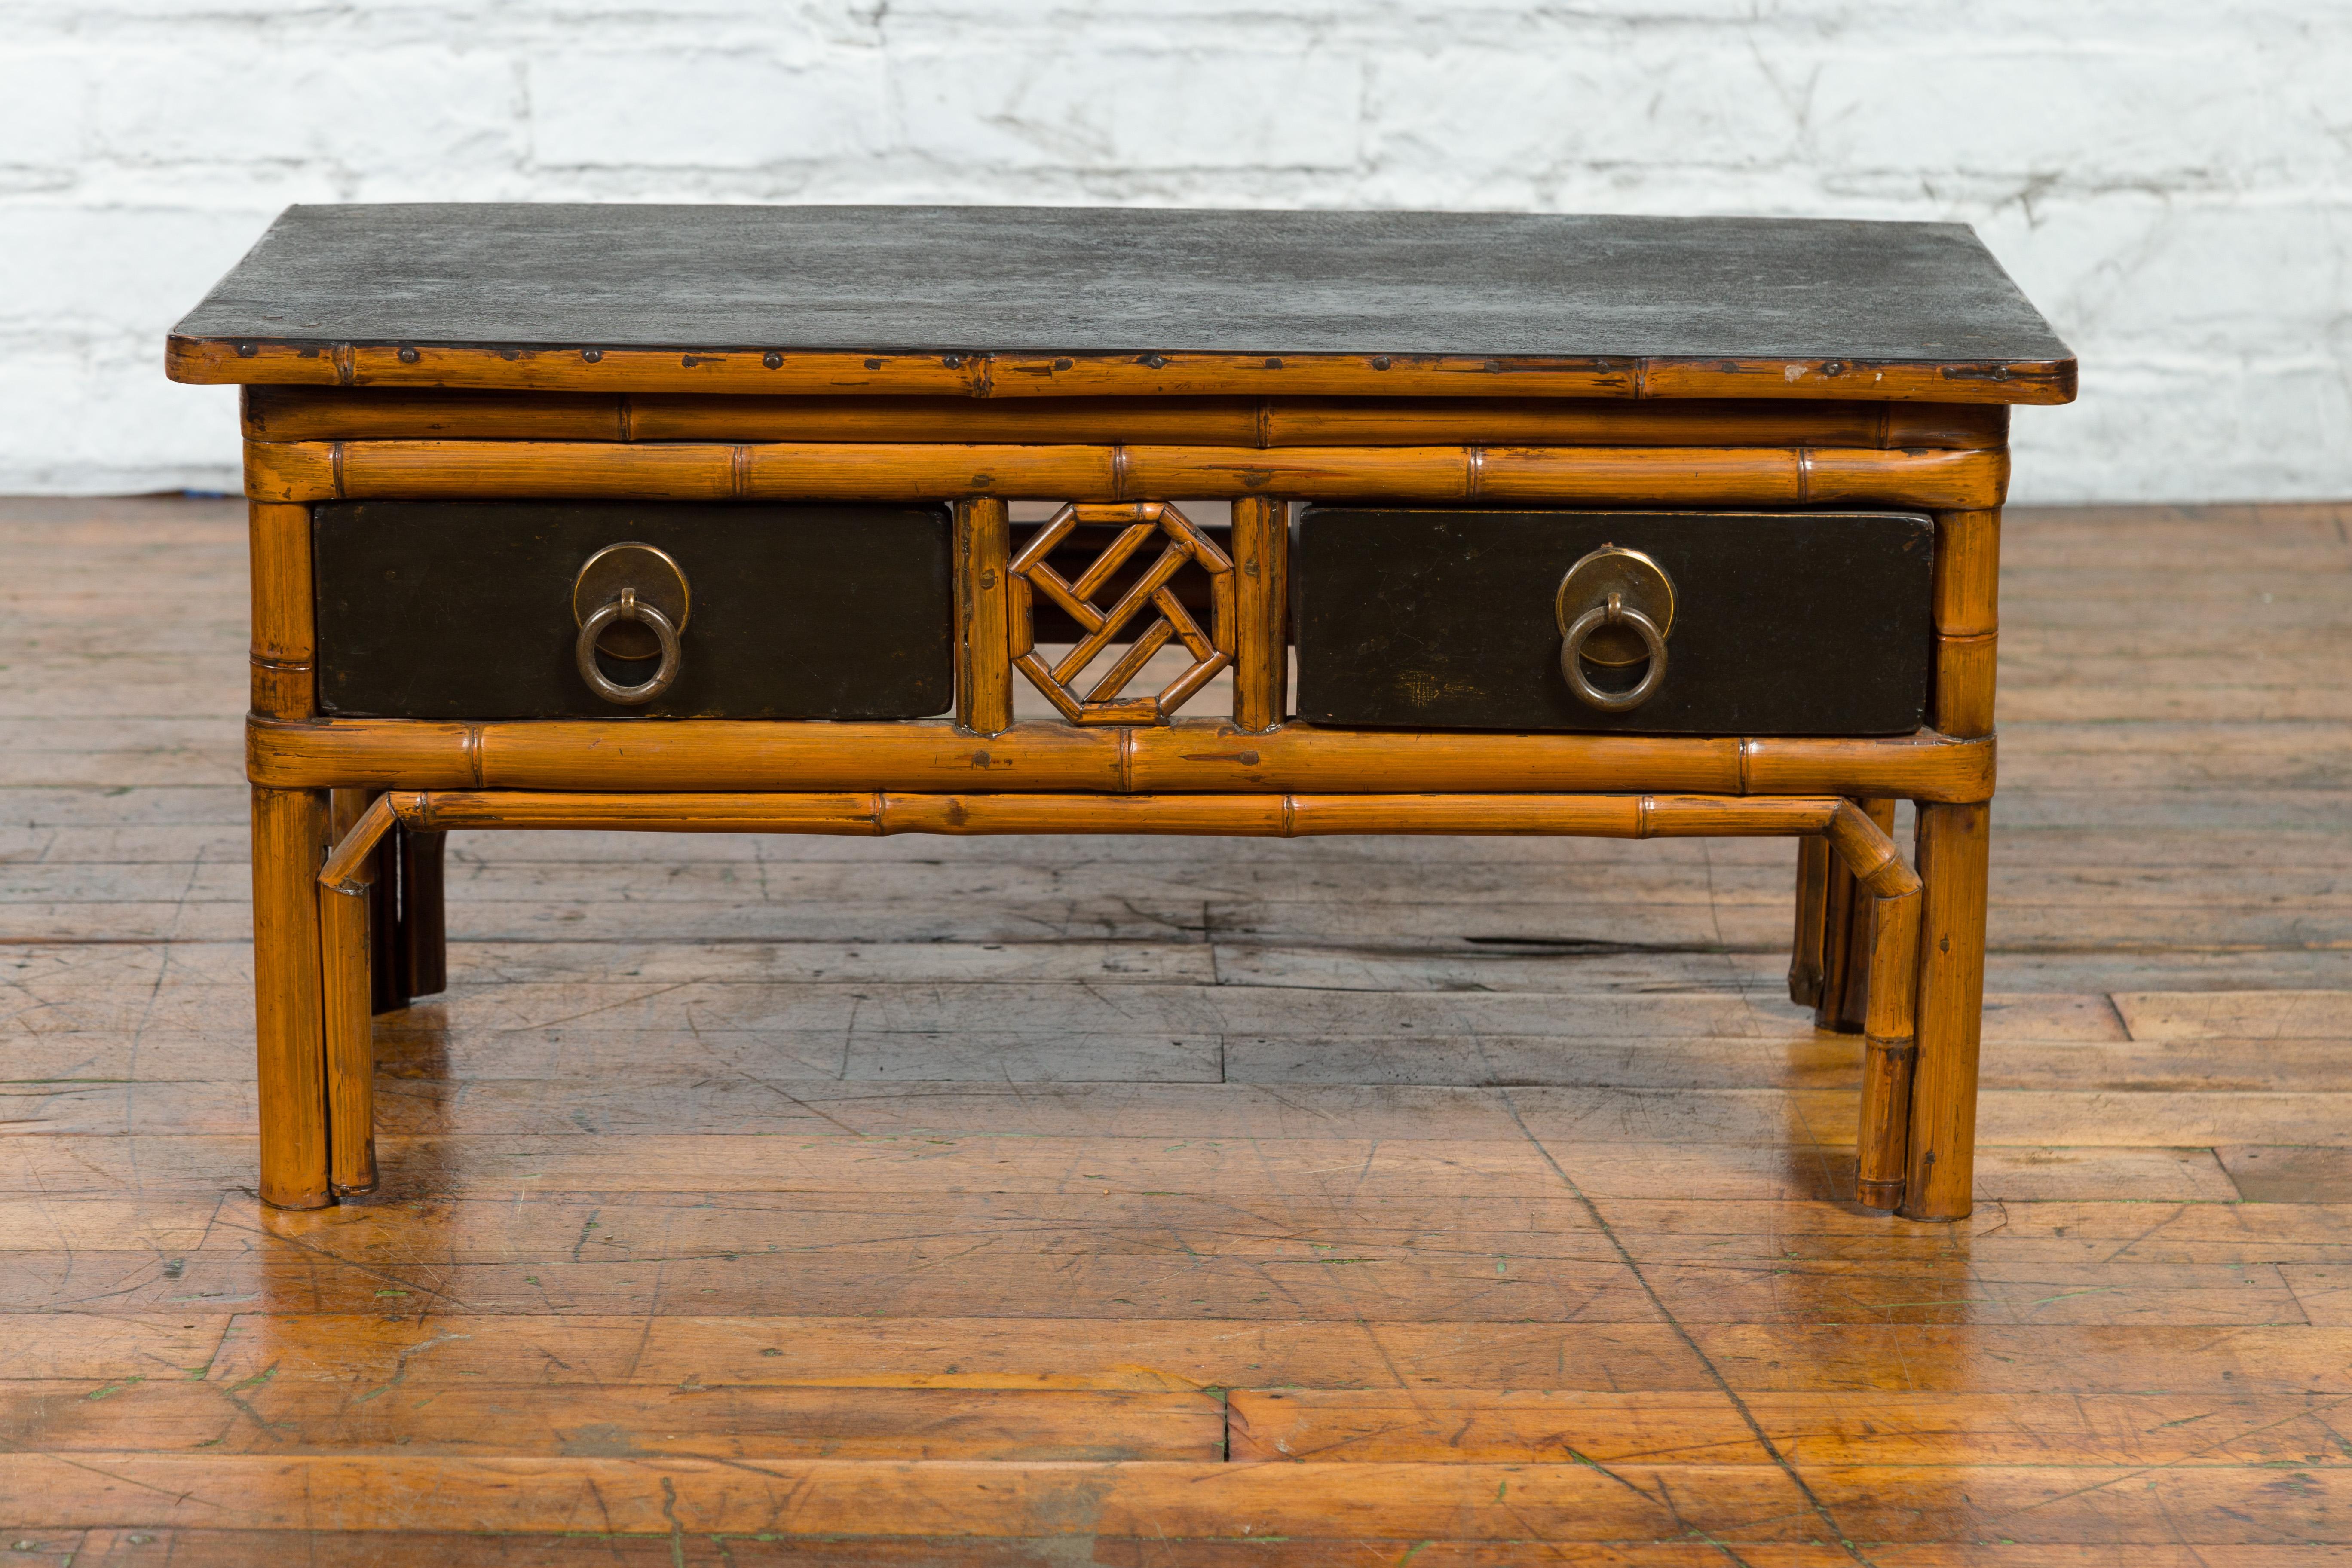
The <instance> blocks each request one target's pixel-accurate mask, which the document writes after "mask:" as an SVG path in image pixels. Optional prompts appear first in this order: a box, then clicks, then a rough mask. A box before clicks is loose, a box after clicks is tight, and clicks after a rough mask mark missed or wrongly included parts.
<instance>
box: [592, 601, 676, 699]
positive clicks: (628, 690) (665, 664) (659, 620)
mask: <svg viewBox="0 0 2352 1568" xmlns="http://www.w3.org/2000/svg"><path fill="white" fill-rule="evenodd" d="M614 621H635V622H638V623H639V624H641V625H643V626H649V627H651V628H652V630H653V634H654V636H655V637H656V639H658V640H659V641H660V643H661V663H660V664H658V665H657V666H656V667H655V668H654V672H653V675H652V677H651V678H650V679H646V680H641V681H639V682H638V683H637V684H636V685H635V686H623V685H621V684H620V683H619V682H617V681H614V680H608V679H605V676H604V671H603V670H601V669H599V668H596V639H597V638H598V637H601V636H603V635H604V628H605V627H606V626H611V625H612V624H613V623H614ZM572 653H573V655H574V656H575V657H576V658H578V660H579V663H580V679H583V680H584V681H586V682H587V683H588V689H589V690H591V691H593V692H594V693H595V694H596V695H597V696H599V697H601V698H603V699H604V700H605V701H607V702H617V703H620V704H621V705H622V706H623V707H625V708H635V707H636V706H638V705H639V704H641V703H646V702H651V701H652V700H654V699H655V698H656V697H659V696H660V695H661V694H662V693H663V692H665V691H667V690H668V689H669V683H670V682H671V681H673V680H676V679H677V670H678V666H679V665H681V664H683V663H685V662H686V656H685V654H684V652H683V650H682V649H680V647H678V641H677V627H676V626H672V625H670V624H669V617H668V616H665V615H663V614H662V613H661V612H660V611H659V610H657V609H656V608H654V607H653V606H652V605H649V604H647V603H646V602H645V601H644V600H643V599H640V598H638V597H637V591H636V590H635V588H624V589H622V590H621V596H620V597H619V598H617V599H608V600H606V601H605V602H604V604H601V605H597V606H596V608H595V609H594V610H593V611H591V612H590V613H589V616H588V618H587V619H586V620H584V621H583V622H581V623H580V637H579V640H578V641H577V642H575V643H574V644H573V645H572Z"/></svg>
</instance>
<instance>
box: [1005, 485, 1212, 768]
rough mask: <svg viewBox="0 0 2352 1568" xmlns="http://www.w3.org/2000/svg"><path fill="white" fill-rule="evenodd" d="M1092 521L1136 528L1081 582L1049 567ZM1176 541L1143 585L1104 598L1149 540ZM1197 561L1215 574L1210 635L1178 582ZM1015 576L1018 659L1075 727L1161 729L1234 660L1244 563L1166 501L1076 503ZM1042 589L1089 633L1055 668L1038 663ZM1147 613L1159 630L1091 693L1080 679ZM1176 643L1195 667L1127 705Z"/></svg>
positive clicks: (1033, 545) (1145, 633) (1150, 630)
mask: <svg viewBox="0 0 2352 1568" xmlns="http://www.w3.org/2000/svg"><path fill="white" fill-rule="evenodd" d="M1082 522H1124V523H1127V524H1129V527H1128V528H1126V529H1125V530H1123V531H1121V532H1120V533H1119V536H1118V538H1117V539H1115V540H1113V541H1112V542H1111V543H1110V547H1109V548H1108V549H1107V550H1105V551H1104V552H1102V553H1101V554H1100V555H1098V556H1097V557H1096V558H1095V560H1094V563H1092V564H1091V565H1089V566H1088V567H1087V569H1086V570H1085V571H1084V572H1081V573H1079V574H1078V575H1077V577H1076V580H1075V581H1067V580H1065V579H1064V578H1063V576H1062V574H1060V573H1058V572H1056V571H1055V570H1054V568H1053V567H1052V566H1051V565H1049V564H1047V562H1046V557H1048V556H1049V555H1051V554H1052V553H1053V551H1054V547H1055V545H1057V544H1059V543H1061V542H1062V541H1063V540H1065V539H1066V538H1068V537H1069V534H1070V531H1071V530H1072V529H1074V528H1076V527H1077V525H1078V524H1080V523H1082ZM1153 538H1160V539H1164V540H1166V541H1167V545H1166V548H1164V549H1163V550H1161V551H1160V558H1159V559H1158V560H1157V561H1154V562H1153V563H1151V564H1150V567H1148V568H1146V569H1145V571H1144V573H1143V575H1141V576H1140V577H1139V578H1137V579H1136V580H1135V584H1134V585H1133V586H1131V587H1129V589H1128V590H1127V592H1125V593H1123V594H1121V595H1119V596H1118V602H1117V603H1116V604H1113V605H1110V606H1109V607H1108V608H1107V609H1106V608H1101V607H1098V606H1097V605H1096V604H1095V603H1094V597H1095V595H1097V594H1098V593H1100V592H1101V591H1102V588H1103V585H1104V584H1107V583H1108V582H1109V581H1110V580H1111V578H1112V577H1113V576H1114V575H1115V574H1117V573H1118V569H1119V568H1120V567H1121V566H1124V565H1125V564H1127V563H1128V561H1129V558H1130V557H1132V556H1133V555H1134V554H1135V552H1137V551H1139V550H1140V549H1142V548H1143V546H1144V544H1145V542H1148V541H1150V540H1151V539H1153ZM1188 561H1197V562H1199V563H1201V565H1202V567H1204V568H1205V569H1206V570H1207V571H1208V574H1209V629H1208V630H1207V631H1205V632H1204V631H1202V629H1201V626H1200V623H1199V622H1197V621H1195V620H1194V619H1193V618H1192V616H1191V614H1190V613H1188V612H1187V611H1186V610H1185V608H1184V606H1183V605H1182V604H1181V602H1179V600H1178V599H1177V597H1176V594H1175V591H1174V590H1173V589H1172V588H1171V587H1170V586H1169V583H1170V580H1171V579H1172V578H1173V577H1174V576H1175V575H1176V574H1177V573H1178V572H1180V571H1181V570H1182V569H1183V567H1184V563H1186V562H1188ZM1006 575H1007V576H1009V577H1011V578H1012V583H1011V584H1010V586H1011V588H1012V601H1013V602H1012V604H1011V605H1010V606H1009V608H1010V609H1011V612H1012V617H1011V618H1012V623H1013V624H1012V628H1011V629H1012V633H1013V666H1014V667H1015V668H1018V669H1019V670H1020V671H1021V673H1022V674H1024V675H1025V676H1027V677H1028V678H1029V679H1030V681H1031V682H1032V683H1033V684H1034V686H1035V687H1036V688H1037V689H1038V690H1040V691H1042V692H1044V693H1045V696H1046V699H1047V700H1049V701H1051V702H1052V703H1053V704H1054V706H1055V707H1056V708H1058V709H1060V710H1062V717H1063V718H1065V719H1067V720H1068V721H1070V722H1071V723H1073V724H1158V723H1164V722H1165V721H1167V719H1168V716H1169V715H1170V714H1171V713H1173V712H1175V711H1176V710H1177V709H1179V708H1181V707H1182V706H1183V705H1184V703H1185V700H1187V699H1189V698H1190V697H1191V696H1192V694H1193V693H1194V692H1196V691H1198V690H1200V689H1201V688H1202V686H1205V685H1206V684H1208V681H1209V678H1210V677H1212V676H1213V675H1215V674H1216V673H1217V671H1219V670H1221V669H1223V668H1225V666H1227V665H1229V664H1231V663H1233V661H1234V629H1233V628H1234V563H1232V562H1231V561H1230V560H1228V559H1226V557H1225V552H1223V551H1222V550H1220V549H1218V548H1217V547H1216V546H1215V545H1214V544H1212V543H1211V542H1209V539H1208V536H1207V535H1206V534H1204V533H1202V531H1200V530H1199V529H1197V528H1195V527H1193V526H1192V521H1191V520H1190V519H1188V518H1186V517H1185V515H1184V514H1183V513H1182V512H1181V511H1178V510H1176V509H1175V508H1174V507H1172V506H1170V505H1169V504H1168V503H1167V502H1165V501H1139V502H1135V503H1132V504H1123V505H1117V506H1108V505H1105V506H1066V507H1064V508H1063V509H1062V510H1059V511H1057V512H1055V514H1054V516H1053V520H1052V521H1049V522H1047V523H1046V524H1045V527H1044V528H1042V529H1040V530H1039V531H1037V536H1036V537H1035V538H1034V539H1032V540H1031V541H1030V542H1029V545H1028V548H1027V549H1025V550H1024V551H1022V552H1021V553H1020V555H1019V556H1018V557H1016V558H1015V559H1014V560H1013V563H1012V565H1011V566H1010V567H1009V568H1008V569H1007V572H1006ZM1033 593H1034V594H1043V595H1045V597H1047V598H1049V599H1051V600H1053V601H1054V603H1055V604H1056V605H1060V606H1061V607H1062V608H1063V609H1064V610H1066V611H1067V612H1068V613H1069V616H1070V618H1071V619H1072V620H1074V621H1076V622H1077V623H1078V627H1079V629H1080V630H1081V631H1082V632H1083V633H1084V634H1085V635H1084V636H1083V637H1080V639H1079V641H1078V645H1077V646H1076V647H1074V648H1072V649H1071V650H1070V651H1069V653H1068V654H1067V655H1066V656H1065V657H1064V658H1063V659H1062V661H1061V662H1060V663H1058V664H1055V665H1053V666H1050V667H1049V666H1048V665H1047V664H1046V663H1045V660H1044V659H1042V658H1038V657H1037V647H1036V642H1037V639H1036V637H1035V636H1034V632H1033V630H1032V624H1033V620H1034V617H1033V616H1032V613H1031V612H1032V607H1033V605H1034V600H1033V598H1032V596H1031V595H1033ZM1147 608H1149V609H1152V610H1156V611H1158V612H1159V615H1158V617H1157V618H1156V619H1155V620H1153V622H1152V623H1151V625H1150V626H1147V627H1145V628H1144V629H1143V630H1142V631H1141V632H1140V633H1139V634H1137V636H1136V638H1135V641H1134V642H1133V643H1132V644H1130V645H1129V647H1128V650H1127V652H1126V653H1124V654H1122V655H1120V656H1119V659H1118V663H1116V664H1114V665H1112V666H1111V667H1110V668H1108V670H1106V671H1104V672H1103V676H1102V679H1099V680H1097V681H1096V682H1095V684H1094V686H1093V687H1092V688H1091V689H1088V690H1087V693H1086V695H1085V696H1083V697H1081V696H1079V695H1078V694H1077V690H1076V680H1077V679H1078V677H1079V676H1081V675H1083V674H1085V673H1086V668H1087V666H1088V665H1089V664H1092V663H1093V662H1094V660H1095V658H1096V656H1097V655H1098V654H1100V653H1101V652H1102V651H1103V649H1104V648H1106V647H1108V646H1109V645H1110V642H1111V639H1112V638H1114V637H1117V636H1118V634H1119V632H1120V631H1121V630H1122V629H1123V628H1124V627H1125V626H1127V624H1128V623H1129V621H1132V620H1133V619H1135V617H1136V616H1139V615H1141V614H1142V613H1143V612H1144V611H1145V610H1146V609H1147ZM1171 639H1173V640H1174V641H1177V642H1181V643H1182V644H1183V645H1184V647H1185V649H1186V651H1188V652H1189V653H1191V654H1192V667H1191V668H1188V669H1186V670H1185V671H1184V673H1183V674H1181V675H1180V676H1178V677H1177V678H1176V679H1174V680H1172V681H1171V682H1169V683H1168V685H1167V686H1166V687H1165V688H1164V689H1161V690H1160V691H1159V692H1158V693H1156V694H1154V695H1152V696H1150V697H1131V698H1128V699H1126V700H1120V699H1119V695H1118V694H1119V693H1120V692H1121V691H1124V690H1125V689H1127V683H1128V682H1129V681H1130V680H1132V679H1135V676H1136V672H1137V671H1138V670H1140V669H1141V668H1143V667H1144V665H1145V664H1146V663H1148V662H1149V661H1150V658H1151V656H1152V655H1153V654H1155V653H1158V652H1159V651H1160V649H1161V648H1162V647H1166V646H1167V645H1168V643H1169V642H1170V641H1171Z"/></svg>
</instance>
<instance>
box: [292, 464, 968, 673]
mask: <svg viewBox="0 0 2352 1568" xmlns="http://www.w3.org/2000/svg"><path fill="white" fill-rule="evenodd" d="M312 536H313V541H314V545H315V559H314V573H315V580H316V583H317V585H318V605H319V705H320V708H321V709H323V710H325V711H327V712H329V713H342V714H369V715H375V716H380V717H387V718H406V719H507V718H525V719H532V718H623V717H627V716H630V715H634V714H648V715H658V716H664V717H670V718H682V717H689V716H705V717H715V718H730V719H917V718H925V717H928V716H929V715H932V714H935V713H940V712H943V711H945V710H947V709H948V708H949V707H950V705H951V704H952V703H953V701H954V694H955V656H954V626H953V619H954V611H953V601H952V597H951V589H950V573H949V559H948V555H949V542H948V514H947V510H946V509H945V508H936V507H890V506H731V505H700V504H692V503H687V504H678V503H659V502H647V503H634V502H602V501H599V502H584V503H572V502H537V501H359V502H337V503H334V504H331V505H325V506H320V507H318V508H316V509H314V511H313V522H312ZM628 540H635V541H639V542H645V543H647V544H652V545H656V546H657V547H659V548H660V549H662V550H664V551H667V552H668V553H669V554H670V555H671V556H672V557H673V558H674V559H675V560H676V561H677V563H678V566H679V567H680V568H681V569H682V570H683V571H684V573H685V574H686V577H687V581H688V585H689V587H690V588H691V591H692V609H691V611H690V613H689V615H688V620H687V625H686V627H685V631H684V634H683V636H682V637H681V638H680V647H681V650H682V653H683V656H684V657H683V659H682V662H681V664H680V667H679V670H678V674H677V679H676V681H675V682H674V683H673V684H672V685H671V686H670V687H669V689H667V690H666V691H664V692H663V693H662V695H661V696H660V697H658V698H656V700H653V701H651V702H649V703H646V704H644V705H643V706H635V707H624V706H621V705H618V704H615V703H611V702H607V701H604V700H602V699H601V698H599V697H597V696H596V695H595V694H594V693H593V692H591V691H590V690H589V689H588V687H587V684H586V683H585V682H584V681H583V679H581V675H580V671H579V669H578V668H577V666H576V663H575V658H576V656H575V653H574V643H575V640H576V638H577V637H578V635H579V626H578V623H577V622H576V621H575V620H574V618H573V615H572V580H573V578H574V577H575V576H576V575H577V574H578V573H579V571H580V568H581V566H582V565H583V563H586V561H587V560H588V558H589V557H590V556H592V555H593V554H594V553H595V552H597V551H598V550H600V549H602V548H603V547H604V546H605V545H608V544H614V543H619V542H623V541H628ZM600 668H603V669H604V672H605V674H606V675H607V677H608V678H610V679H613V680H614V681H616V682H618V683H620V684H623V685H630V684H635V682H638V681H641V680H643V679H646V677H647V676H648V675H650V674H651V673H652V671H653V669H654V668H655V664H654V661H652V660H644V661H636V662H624V661H619V660H614V659H611V658H603V659H602V660H601V663H600Z"/></svg>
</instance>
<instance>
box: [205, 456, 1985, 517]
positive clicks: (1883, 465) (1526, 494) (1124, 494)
mask: <svg viewBox="0 0 2352 1568" xmlns="http://www.w3.org/2000/svg"><path fill="white" fill-rule="evenodd" d="M245 472H246V494H247V496H249V497H250V498H251V499H253V500H257V501H322V500H370V499H377V500H394V499H399V500H480V499H482V498H484V497H491V496H497V497H513V498H518V499H528V500H896V501H915V500H962V499H964V498H967V497H972V496H1008V497H1021V496H1037V497H1046V498H1051V499H1054V500H1073V501H1118V500H1166V499H1168V498H1169V497H1171V496H1181V497H1202V498H1208V499H1223V498H1230V497H1238V496H1255V495H1277V496H1312V497H1315V498H1317V499H1318V500H1356V499H1363V500H1383V501H1388V502H1396V501H1471V500H1481V501H1492V500H1524V501H1529V502H1538V503H1541V504H1544V505H1549V506H1558V505H1564V504H1566V505H1574V504H1579V503H1584V502H1623V503H1627V504H1634V505H1641V506H1647V507H1669V506H1696V505H1718V506H1721V505H1729V506H1807V505H1812V504H1817V503H1844V502H1874V503H1879V504H1894V505H1902V506H1918V507H1932V508H1945V509H1962V510H1967V509H1979V508H1990V507H1996V506H1999V505H2000V501H2001V497H2002V495H2003V493H2004V492H2005V491H2006V489H2007V488H2008V484H2009V453H2008V451H2007V450H2006V449H2005V448H2004V449H1996V450H1990V451H1939V450H1933V449H1927V448H1922V449H1920V450H1917V451H1893V452H1887V451H1878V450H1874V449H1869V448H1855V447H1836V448H1831V447H1461V446H1444V447H1277V448H1273V449H1265V448H1260V447H1129V446H1110V447H1102V446H1034V447H1033V446H994V445H941V444H935V443H915V442H897V443H894V442H841V443H821V442H808V443H787V442H774V443H741V442H739V443H715V442H704V443H694V442H680V443H662V444H656V443H645V444H637V443H619V442H610V441H296V442H267V441H248V442H247V443H246V449H245Z"/></svg>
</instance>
